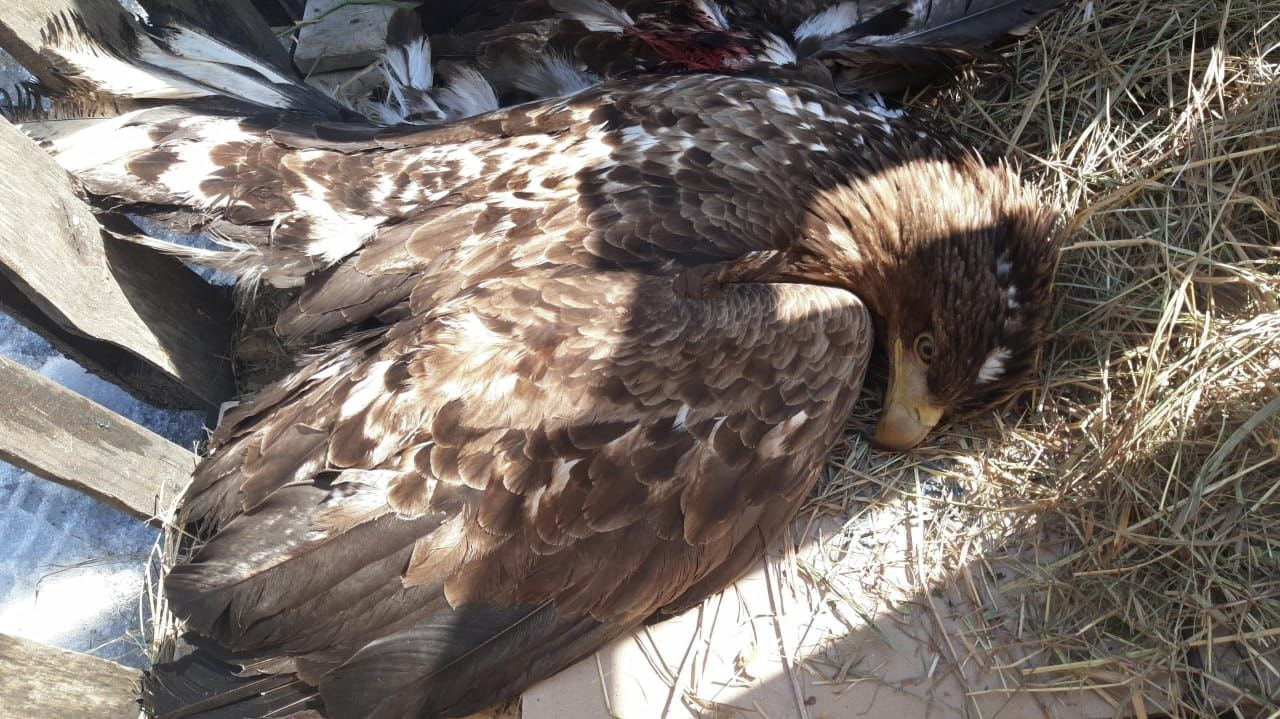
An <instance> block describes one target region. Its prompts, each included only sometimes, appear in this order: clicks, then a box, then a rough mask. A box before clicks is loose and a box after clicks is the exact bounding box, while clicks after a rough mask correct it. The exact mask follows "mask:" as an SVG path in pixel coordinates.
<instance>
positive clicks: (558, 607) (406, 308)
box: [126, 77, 914, 717]
mask: <svg viewBox="0 0 1280 719" xmlns="http://www.w3.org/2000/svg"><path fill="white" fill-rule="evenodd" d="M655 85H657V86H658V87H659V89H661V90H663V92H657V93H655V92H653V91H652V90H653V88H654V86H655ZM722 85H723V87H721V86H722ZM711 86H715V87H717V88H718V89H720V90H722V92H707V91H706V88H707V87H711ZM826 97H827V96H824V95H822V94H820V93H815V92H811V91H808V90H798V89H791V88H774V87H772V86H768V85H764V84H761V83H757V82H753V81H749V80H729V79H725V78H710V77H688V78H679V79H674V80H659V81H645V82H637V83H633V84H631V85H622V86H619V87H615V88H612V89H609V90H607V91H606V90H602V91H599V92H598V93H597V94H595V95H594V96H588V97H584V98H579V99H575V100H572V101H566V102H563V103H556V104H552V105H548V106H545V107H543V108H525V109H519V108H518V109H516V110H513V111H510V112H508V113H504V114H501V115H498V116H495V117H494V118H493V119H492V120H490V121H488V122H489V126H490V127H492V128H493V129H492V130H491V132H493V133H494V134H495V135H496V134H499V133H508V134H507V135H506V137H508V138H509V144H507V145H506V146H503V145H501V144H500V143H499V145H498V146H497V147H493V146H492V143H493V142H494V139H493V138H490V140H489V144H486V143H480V142H476V143H474V144H467V143H468V142H470V141H469V140H468V141H464V142H459V143H454V144H442V145H440V147H441V149H440V150H439V152H438V153H437V150H436V149H435V148H436V146H435V145H433V144H431V143H432V141H436V140H439V135H436V134H435V133H433V132H427V133H422V134H420V135H419V137H421V138H423V142H421V143H419V144H418V145H416V146H414V147H412V148H404V149H395V150H378V151H369V150H355V149H352V148H348V150H349V151H348V152H339V151H337V150H333V149H323V150H303V149H296V148H295V149H293V150H290V149H289V148H286V147H284V146H281V145H274V146H271V147H263V148H256V149H253V152H256V153H259V154H261V153H264V152H267V153H271V152H284V153H287V152H296V153H300V154H299V155H298V157H300V158H301V157H305V158H306V161H307V162H310V163H314V164H315V167H317V168H318V167H327V166H328V165H326V164H325V163H336V165H337V166H338V167H342V168H346V165H344V164H343V163H344V162H347V161H348V160H350V161H360V162H365V163H368V164H371V165H372V166H374V167H376V168H378V170H379V171H383V172H385V173H389V176H392V177H394V176H398V175H403V176H405V177H406V178H407V180H406V182H405V185H404V186H405V188H409V189H407V190H406V192H408V193H416V194H415V195H414V200H413V203H411V202H410V201H409V200H408V199H406V198H404V197H398V198H393V199H388V200H386V201H385V202H387V203H393V202H402V203H404V205H405V206H406V208H408V206H409V205H410V204H414V206H413V208H411V209H405V210H404V211H403V213H402V214H401V215H400V216H398V217H397V219H396V221H395V222H389V221H385V220H384V221H382V224H380V225H378V226H376V227H375V231H374V232H373V233H372V236H371V237H370V238H369V239H367V240H365V241H364V242H363V243H362V244H360V245H359V246H358V247H357V248H356V249H355V251H354V252H353V253H352V254H351V255H349V256H348V257H346V258H345V259H342V260H340V261H338V262H337V263H336V264H334V265H333V266H332V268H331V269H329V270H327V271H324V272H321V273H319V274H313V275H311V276H310V277H309V278H308V279H307V280H306V284H305V286H304V288H303V292H302V295H301V298H300V300H299V303H298V306H297V309H295V310H293V311H291V312H290V313H286V315H285V316H283V317H282V318H281V323H282V325H283V326H285V327H286V328H296V327H299V326H302V325H305V324H306V323H313V324H312V325H311V327H313V328H314V327H320V326H323V327H324V328H326V329H345V330H348V331H350V328H351V326H352V324H351V323H353V322H358V321H366V320H374V321H376V322H377V323H381V324H382V327H381V329H378V330H374V331H369V332H364V333H357V334H352V335H350V336H348V337H347V338H346V339H343V340H342V341H341V342H339V343H338V344H336V345H334V346H333V347H331V348H330V349H328V350H326V351H325V352H324V353H323V354H321V355H320V356H319V357H317V358H315V359H313V360H312V361H310V362H309V363H307V364H306V365H305V366H303V367H302V368H301V369H299V370H298V371H297V372H295V373H294V374H292V375H291V376H290V377H288V378H287V379H285V380H282V381H281V382H280V383H278V384H276V385H274V386H272V387H269V388H267V389H265V390H264V391H262V392H261V393H260V394H258V395H257V396H255V397H253V398H251V399H250V400H248V401H246V402H245V403H244V404H242V405H241V406H239V407H237V408H235V409H233V410H232V411H230V412H229V413H228V414H227V416H226V418H225V419H224V421H223V423H222V425H221V426H220V427H219V429H218V431H217V433H216V434H215V436H214V437H213V439H212V448H213V450H214V453H213V456H211V457H210V458H209V459H208V460H206V461H205V462H204V463H203V464H202V465H201V467H200V469H199V470H198V472H197V475H196V479H195V481H194V483H193V485H192V487H191V488H190V489H189V491H188V494H187V497H186V499H185V506H186V510H187V511H188V513H189V515H190V518H191V519H193V520H195V521H197V522H200V523H202V524H204V525H205V528H206V529H208V530H212V531H213V535H212V537H211V538H210V539H209V541H208V543H207V544H205V545H204V546H203V547H202V548H201V549H200V550H199V551H198V552H197V553H196V555H195V556H194V557H193V558H192V560H191V561H190V562H188V563H184V564H182V565H179V566H177V567H175V568H174V570H173V571H172V573H171V574H170V576H169V578H168V579H167V581H166V591H167V592H168V595H169V597H170V600H171V602H172V606H173V607H174V608H175V610H176V611H177V612H178V613H179V615H180V616H182V617H183V618H184V619H186V620H187V622H188V625H189V626H190V627H191V628H192V629H193V630H195V631H196V632H197V633H200V634H203V635H205V636H209V637H211V638H213V639H214V640H216V641H217V642H219V643H220V644H221V645H223V646H224V647H226V648H227V649H228V650H230V651H232V652H233V653H235V655H236V656H238V657H240V658H241V660H244V661H250V660H252V661H256V662H263V661H268V660H270V659H271V658H273V657H290V658H292V659H293V664H292V665H290V666H293V667H296V669H297V671H298V672H299V676H300V678H301V679H302V680H304V681H305V682H307V683H308V684H310V685H313V686H316V687H318V690H319V695H320V696H321V697H322V698H323V700H324V703H325V705H326V707H327V710H328V711H329V713H330V714H331V715H332V716H334V717H343V716H372V717H410V716H433V715H438V714H442V713H443V714H456V713H465V712H467V711H471V710H473V709H477V708H479V707H481V706H483V705H485V704H488V703H490V702H492V701H494V700H495V699H498V698H501V697H503V696H509V695H512V694H515V693H517V692H519V691H520V690H521V689H522V688H523V687H525V686H527V685H528V684H529V683H531V682H533V681H536V680H537V679H539V678H542V677H545V676H548V675H549V674H551V673H553V672H555V671H557V670H559V669H561V668H563V667H564V666H567V665H568V664H569V663H571V662H573V661H574V660H576V659H578V658H580V657H582V656H584V655H585V654H587V653H589V652H590V651H592V650H593V649H594V648H596V647H598V646H600V645H601V644H602V643H604V642H606V641H608V640H609V639H611V638H613V637H616V636H618V635H619V634H621V633H623V632H625V631H627V630H628V629H630V628H632V627H634V626H635V625H636V624H637V623H639V622H640V621H642V620H643V619H644V618H646V617H648V616H650V615H651V614H653V613H654V612H655V611H658V610H661V609H663V608H664V607H668V606H671V605H673V604H675V603H679V604H680V605H682V606H683V605H687V604H690V603H694V602H696V601H698V600H699V599H700V598H701V597H703V596H705V595H706V594H708V593H710V592H714V591H716V590H718V589H720V588H722V587H723V586H725V585H726V584H728V583H729V582H731V581H732V580H733V579H735V578H736V577H737V576H739V575H740V574H741V573H742V572H743V571H745V570H746V569H747V567H748V566H749V564H750V562H751V561H752V559H753V558H755V557H757V556H759V554H760V553H761V552H762V551H763V550H764V548H765V546H766V544H767V543H768V542H769V541H771V540H772V539H773V538H774V537H775V536H776V534H777V533H778V532H779V531H780V529H781V528H782V527H783V526H784V524H785V522H786V521H787V519H788V518H789V517H790V515H791V514H792V513H793V512H794V510H795V508H796V507H797V506H798V503H799V502H800V501H801V499H802V498H803V496H804V495H805V493H806V492H807V490H808V488H809V487H810V486H811V484H812V482H813V480H814V478H815V477H816V476H817V472H818V470H819V469H820V467H821V465H822V463H823V460H824V457H825V455H826V452H827V451H828V450H829V448H830V446H831V444H832V443H833V442H834V441H835V439H836V437H837V435H838V433H839V432H840V430H841V428H842V426H843V420H844V417H845V416H846V414H847V412H848V410H849V407H850V405H851V403H852V401H853V400H854V398H855V397H856V396H857V393H858V388H859V386H860V383H861V378H862V374H863V371H864V369H865V364H866V360H867V356H868V354H869V352H870V346H871V341H872V330H871V324H870V320H869V317H868V314H867V311H866V310H865V309H864V307H863V305H862V303H861V302H860V301H859V300H858V299H857V298H855V297H854V296H853V295H852V294H850V293H848V292H847V291H845V290H840V289H834V288H827V287H819V286H810V285H802V284H753V283H750V282H746V283H738V284H726V285H717V284H715V283H714V282H713V283H703V284H699V285H696V286H693V288H692V289H690V287H691V286H690V285H689V283H688V282H686V281H684V280H683V279H682V278H683V277H684V276H685V275H686V273H687V272H688V270H689V269H690V268H692V267H696V266H700V265H705V264H706V263H709V262H730V263H732V262H733V261H735V260H736V258H738V257H741V256H743V255H745V254H748V253H752V252H759V251H762V250H765V251H767V250H772V249H775V248H780V247H784V246H786V244H787V242H789V241H790V239H791V238H792V237H793V236H794V232H795V228H797V227H800V226H802V225H803V224H804V212H805V204H806V203H805V201H804V197H805V196H806V193H812V192H817V191H818V188H819V187H821V186H825V185H828V184H830V183H834V182H836V181H837V179H838V176H839V177H844V176H847V174H848V173H849V172H851V171H852V170H853V169H854V168H856V167H858V165H859V161H858V160H856V157H859V156H861V155H860V154H859V153H862V152H863V150H862V149H861V148H862V147H863V144H862V143H865V142H868V141H870V140H872V139H874V138H876V137H877V134H876V133H880V132H885V130H884V129H883V128H882V123H884V122H885V120H883V119H882V118H879V117H876V116H871V115H867V116H863V115H862V114H860V113H858V112H857V111H854V110H851V109H849V108H845V107H844V106H842V105H840V104H839V103H836V102H834V101H830V100H827V99H825V98H826ZM766 98H768V99H767V101H766ZM744 103H745V104H744ZM806 103H808V105H806ZM744 106H745V107H751V108H752V111H753V112H754V113H756V115H755V117H757V118H763V119H764V121H763V122H760V121H752V122H739V121H738V120H737V119H736V118H737V117H738V113H739V112H740V109H739V108H742V107H744ZM802 112H803V113H808V114H807V115H806V118H807V119H806V122H803V123H795V122H791V121H790V120H791V119H792V115H794V114H797V113H802ZM850 123H861V126H862V128H863V129H862V132H861V135H860V136H857V137H854V136H851V135H850V134H849V132H848V130H849V125H850ZM539 127H541V128H543V130H542V131H541V132H540V131H539V130H538V128H539ZM481 131H482V129H481V128H477V127H471V128H469V132H471V133H478V132H481ZM440 132H441V133H448V132H450V129H449V128H442V129H441V131H440ZM913 136H914V135H913ZM441 142H442V143H443V141H441ZM819 143H820V144H822V145H823V146H824V147H828V148H829V149H828V153H829V154H830V155H831V157H828V158H824V159H823V160H822V161H821V162H813V161H805V160H803V159H801V158H800V157H798V156H797V154H796V153H798V152H800V151H799V150H796V149H789V148H795V147H797V146H798V147H806V148H807V147H812V146H814V145H816V144H819ZM246 149H248V148H246ZM468 153H472V154H470V155H468ZM282 157H283V156H282ZM343 158H348V160H344V159H343ZM298 161H299V160H282V161H281V163H280V165H281V166H283V167H286V168H288V167H289V166H290V163H293V162H298ZM861 162H865V160H864V161H861ZM801 163H803V164H801ZM827 163H830V164H827ZM368 164H367V165H366V166H368ZM175 166H180V165H175ZM788 167H805V172H804V173H803V174H802V175H795V174H794V173H790V174H789V173H788V171H787V170H786V169H785V168H788ZM346 169H348V172H347V173H346V174H340V173H338V172H337V171H336V170H334V171H333V174H329V175H325V177H326V178H338V177H342V178H347V179H346V184H345V185H344V184H340V183H335V184H333V185H323V187H324V188H325V189H324V190H323V191H324V192H326V193H328V194H327V195H326V197H329V198H330V199H331V201H332V203H333V206H334V207H335V208H336V209H337V210H338V211H346V210H351V209H357V206H356V204H355V203H354V202H353V201H346V200H342V199H341V198H344V197H355V196H357V195H359V194H360V192H362V190H360V189H359V188H360V187H362V186H365V187H373V186H374V185H375V184H376V183H377V182H378V180H377V179H372V180H366V179H365V177H366V176H367V172H362V171H360V169H359V167H353V168H346ZM384 176H387V175H384ZM170 177H172V175H170ZM282 177H284V178H285V179H286V182H285V183H284V184H283V185H282V188H283V189H282V190H281V191H279V194H276V195H269V196H268V195H264V196H262V198H261V201H260V203H259V204H258V205H256V206H250V207H247V208H246V210H247V211H251V212H268V210H269V208H271V207H274V206H276V205H274V204H272V203H287V202H294V203H297V202H300V201H302V202H305V198H304V199H303V200H299V199H298V198H297V197H295V196H293V195H291V194H290V192H291V191H293V192H297V190H298V189H299V188H306V187H308V184H307V182H308V178H307V176H306V175H305V174H304V173H302V172H299V173H298V175H297V177H296V178H295V179H290V178H291V176H290V175H288V174H287V173H285V174H283V175H282ZM156 178H157V179H155V180H147V179H146V178H143V179H142V180H138V179H136V178H134V179H131V181H132V182H134V183H139V182H140V183H141V185H142V190H143V191H145V192H152V191H155V188H156V187H158V186H163V185H165V183H166V182H167V181H166V180H165V179H164V178H165V173H164V172H161V173H158V174H157V175H156ZM228 178H230V176H228ZM449 178H452V179H453V180H454V182H453V184H452V186H450V187H448V189H447V190H445V189H444V183H445V182H446V181H447V180H448V179H449ZM247 182H248V183H249V184H255V183H254V181H253V180H252V178H249V179H248V180H247ZM361 183H367V184H366V185H362V184H361ZM810 183H812V184H810ZM318 184H319V183H318ZM126 187H127V186H126ZM437 187H439V188H441V189H440V190H439V192H438V194H432V193H433V192H436V190H435V189H434V188H437ZM316 191H319V190H316ZM764 193H768V194H769V195H771V196H783V195H785V194H787V193H790V194H792V195H794V196H795V197H796V201H795V202H787V203H780V204H777V203H775V204H769V205H765V204H763V203H759V202H757V201H756V200H755V198H758V197H760V196H761V195H762V194H764ZM138 196H140V197H141V196H143V195H142V194H139V195H138ZM424 198H425V201H424ZM255 208H256V209H255ZM366 209H367V208H366ZM388 214H390V213H388ZM766 279H767V278H766ZM295 331H302V330H295ZM375 679H377V681H375ZM393 690H394V691H393Z"/></svg>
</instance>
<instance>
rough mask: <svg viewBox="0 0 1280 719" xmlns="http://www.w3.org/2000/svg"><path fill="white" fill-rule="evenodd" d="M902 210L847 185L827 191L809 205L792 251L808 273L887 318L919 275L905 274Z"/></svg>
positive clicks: (894, 204) (893, 204) (911, 289)
mask: <svg viewBox="0 0 1280 719" xmlns="http://www.w3.org/2000/svg"><path fill="white" fill-rule="evenodd" d="M900 210H901V207H900V206H898V205H897V203H895V202H891V201H884V200H883V199H881V198H877V197H875V196H873V195H865V194H860V193H857V192H854V191H852V190H850V189H849V188H837V189H836V190H832V191H828V192H827V193H825V194H823V195H820V196H819V197H818V198H816V200H815V201H814V202H812V203H811V204H810V206H809V209H808V217H807V221H806V223H805V227H804V231H803V232H802V234H801V236H800V238H799V239H798V240H797V241H796V243H795V245H794V250H793V251H794V252H795V254H796V255H797V256H798V257H799V258H801V259H800V260H798V262H799V263H800V264H803V265H805V266H807V267H808V268H809V269H808V271H807V272H806V274H809V275H812V276H821V277H822V278H823V284H829V285H833V286H837V287H841V288H844V289H847V290H849V291H850V292H853V293H854V294H856V295H857V296H858V297H859V298H860V299H861V300H862V301H863V303H864V304H866V305H867V309H869V310H871V312H872V313H873V314H876V315H879V316H881V317H884V316H887V314H888V313H890V312H891V311H892V309H893V307H894V306H895V305H896V303H897V301H898V297H899V296H900V295H901V294H902V293H903V292H904V291H906V292H911V291H913V290H914V288H913V287H911V285H913V284H914V282H915V280H916V279H918V278H914V277H912V276H910V275H909V274H904V272H903V270H904V267H903V256H904V226H903V218H902V217H901V216H900Z"/></svg>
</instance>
